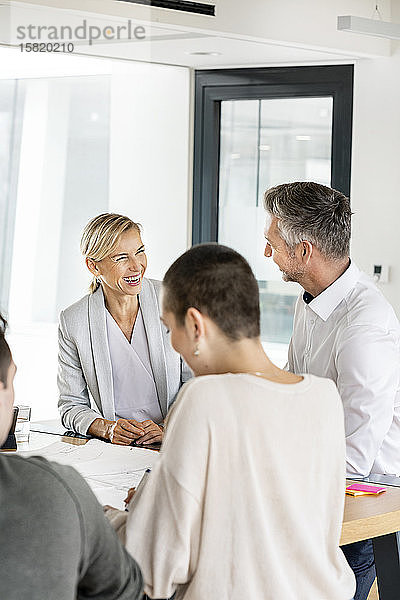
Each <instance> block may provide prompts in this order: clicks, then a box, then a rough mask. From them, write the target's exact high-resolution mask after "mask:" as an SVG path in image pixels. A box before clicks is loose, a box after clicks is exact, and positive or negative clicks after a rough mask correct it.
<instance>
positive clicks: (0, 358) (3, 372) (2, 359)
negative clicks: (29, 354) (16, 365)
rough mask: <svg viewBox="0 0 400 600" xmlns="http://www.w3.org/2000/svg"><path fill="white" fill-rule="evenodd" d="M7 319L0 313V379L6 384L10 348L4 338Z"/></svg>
mask: <svg viewBox="0 0 400 600" xmlns="http://www.w3.org/2000/svg"><path fill="white" fill-rule="evenodd" d="M6 328H7V321H6V320H5V318H4V317H3V316H2V315H1V314H0V381H1V382H2V384H3V385H4V387H5V386H6V385H7V373H8V369H9V366H10V364H11V350H10V347H9V345H8V344H7V341H6V338H5V331H6Z"/></svg>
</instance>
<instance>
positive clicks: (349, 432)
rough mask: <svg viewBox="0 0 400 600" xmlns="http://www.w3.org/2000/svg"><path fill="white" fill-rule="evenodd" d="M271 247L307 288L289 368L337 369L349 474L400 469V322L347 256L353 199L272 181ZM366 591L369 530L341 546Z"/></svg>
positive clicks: (361, 592)
mask: <svg viewBox="0 0 400 600" xmlns="http://www.w3.org/2000/svg"><path fill="white" fill-rule="evenodd" d="M264 206H265V209H266V211H267V213H268V217H269V218H268V223H267V228H266V232H265V237H266V240H267V244H266V248H265V253H264V254H265V256H266V257H272V258H273V260H274V262H275V263H276V264H277V265H278V267H279V268H280V270H281V271H282V277H283V279H284V281H296V282H298V283H299V284H300V285H301V286H302V287H303V289H304V293H302V294H301V296H300V297H299V299H298V301H297V304H296V310H295V317H294V325H293V335H292V339H291V341H290V346H289V360H288V368H289V370H290V371H293V372H294V373H311V374H313V375H319V376H322V377H329V378H330V379H332V380H333V381H334V382H335V383H336V385H337V387H338V390H339V393H340V396H341V398H342V402H343V406H344V413H345V432H346V456H347V474H348V476H351V477H365V476H367V475H369V473H371V472H372V473H388V474H395V475H399V474H400V325H399V322H398V320H397V318H396V315H395V313H394V311H393V308H392V307H391V306H390V304H389V303H388V302H387V301H386V300H385V298H384V297H383V295H382V294H381V293H380V291H379V290H378V289H377V287H376V286H375V285H374V283H373V282H372V281H371V280H370V279H369V278H368V277H367V276H366V275H365V274H364V273H362V272H361V271H360V270H359V269H358V268H357V267H356V265H355V264H354V263H353V262H351V261H350V259H349V245H350V233H351V210H350V202H349V200H348V198H346V197H345V196H344V195H343V194H341V193H340V192H337V191H336V190H332V189H331V188H328V187H325V186H323V185H320V184H317V183H312V182H296V183H289V184H283V185H279V186H276V187H274V188H271V189H269V190H267V191H266V193H265V196H264ZM342 549H343V551H344V553H345V555H346V557H347V560H348V562H349V564H350V566H351V567H352V568H353V570H354V572H355V575H356V578H357V591H356V595H355V600H364V599H365V598H367V596H368V592H369V589H370V587H371V585H372V582H373V580H374V577H375V566H374V562H373V560H374V559H373V549H372V542H371V541H370V540H368V541H366V542H358V543H356V544H350V545H349V546H344V547H343V548H342Z"/></svg>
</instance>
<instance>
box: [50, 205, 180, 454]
mask: <svg viewBox="0 0 400 600" xmlns="http://www.w3.org/2000/svg"><path fill="white" fill-rule="evenodd" d="M81 251H82V254H83V255H84V256H85V262H86V266H87V268H88V269H89V271H90V272H91V274H92V275H93V280H92V283H91V286H90V293H89V294H88V295H87V296H85V297H84V298H82V299H81V300H79V301H78V302H76V303H75V304H73V305H72V306H70V307H69V308H67V309H66V310H64V311H63V312H62V313H61V315H60V326H59V374H58V387H59V392H60V396H59V402H58V406H59V410H60V413H61V418H62V422H63V424H64V425H65V427H67V428H69V429H71V430H73V431H76V432H77V433H83V434H88V435H93V436H96V437H99V438H104V439H109V440H110V441H111V442H112V443H114V444H121V445H129V444H131V443H132V442H135V443H136V444H138V445H143V446H144V447H145V446H148V445H149V444H154V443H157V442H160V441H161V440H162V437H163V421H164V418H165V417H166V415H167V412H168V408H169V406H170V404H171V403H172V402H173V400H174V399H175V396H176V394H177V392H178V390H179V387H180V386H181V384H182V382H183V381H184V380H186V379H189V377H190V376H191V372H190V370H189V369H188V368H187V367H186V368H185V367H184V365H183V363H182V360H181V359H180V357H179V355H178V354H177V353H176V352H175V351H174V350H173V348H172V346H171V344H170V342H169V339H168V336H167V330H166V327H165V326H164V325H163V324H162V323H161V322H160V307H159V299H158V295H159V291H160V286H161V284H160V283H159V282H158V281H154V280H151V279H146V278H144V274H145V271H146V267H147V258H146V254H145V248H144V245H143V242H142V238H141V232H140V227H139V225H138V224H137V223H135V222H133V221H132V220H131V219H129V218H128V217H125V216H123V215H118V214H114V213H105V214H101V215H99V216H97V217H95V218H94V219H92V220H91V221H90V222H89V223H88V224H87V226H86V227H85V229H84V232H83V235H82V239H81ZM91 400H92V401H93V402H94V405H95V408H94V409H93V408H92V407H91Z"/></svg>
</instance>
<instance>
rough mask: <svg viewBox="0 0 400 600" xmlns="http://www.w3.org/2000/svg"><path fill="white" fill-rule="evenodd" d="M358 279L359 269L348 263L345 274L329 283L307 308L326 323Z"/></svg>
mask: <svg viewBox="0 0 400 600" xmlns="http://www.w3.org/2000/svg"><path fill="white" fill-rule="evenodd" d="M359 277H360V270H359V268H358V267H357V266H356V265H355V264H354V263H353V262H350V265H349V266H348V268H347V269H346V270H345V272H344V273H343V274H342V275H341V276H340V277H338V278H337V279H336V280H335V281H334V282H333V283H331V285H330V286H329V287H327V288H326V290H324V291H323V292H321V293H320V294H318V296H316V297H315V298H314V299H313V300H311V302H309V303H308V306H309V307H310V308H311V309H312V310H313V312H315V314H317V315H318V316H319V317H320V318H321V319H322V320H323V321H326V320H327V319H328V317H330V315H331V314H332V313H333V311H334V310H335V308H336V307H337V306H338V305H339V304H340V303H341V301H342V300H343V299H344V298H345V297H346V296H347V294H348V293H349V292H350V290H352V289H353V287H354V286H355V284H356V282H357V281H358V279H359Z"/></svg>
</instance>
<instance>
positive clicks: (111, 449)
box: [20, 440, 158, 477]
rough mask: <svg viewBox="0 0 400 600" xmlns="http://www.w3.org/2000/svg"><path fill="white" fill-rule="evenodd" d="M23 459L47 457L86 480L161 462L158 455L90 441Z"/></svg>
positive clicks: (35, 452)
mask: <svg viewBox="0 0 400 600" xmlns="http://www.w3.org/2000/svg"><path fill="white" fill-rule="evenodd" d="M20 454H21V455H22V456H35V455H36V456H37V455H39V456H44V457H45V458H47V459H48V460H54V461H55V462H59V463H61V464H64V465H71V466H73V467H75V469H77V470H78V471H79V472H80V473H81V474H82V475H83V476H84V477H90V476H91V475H100V476H104V475H106V474H113V473H119V474H122V473H129V472H132V471H138V470H143V469H148V468H150V467H152V466H153V465H154V464H155V462H156V461H157V459H158V452H155V451H154V450H146V449H145V448H136V447H132V446H115V445H113V444H107V443H106V442H102V441H101V440H89V441H88V442H87V443H86V444H85V445H84V446H73V445H72V444H67V443H65V442H55V443H54V444H51V445H50V446H46V447H45V448H42V449H40V450H33V451H30V452H29V451H28V452H21V453H20Z"/></svg>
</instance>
